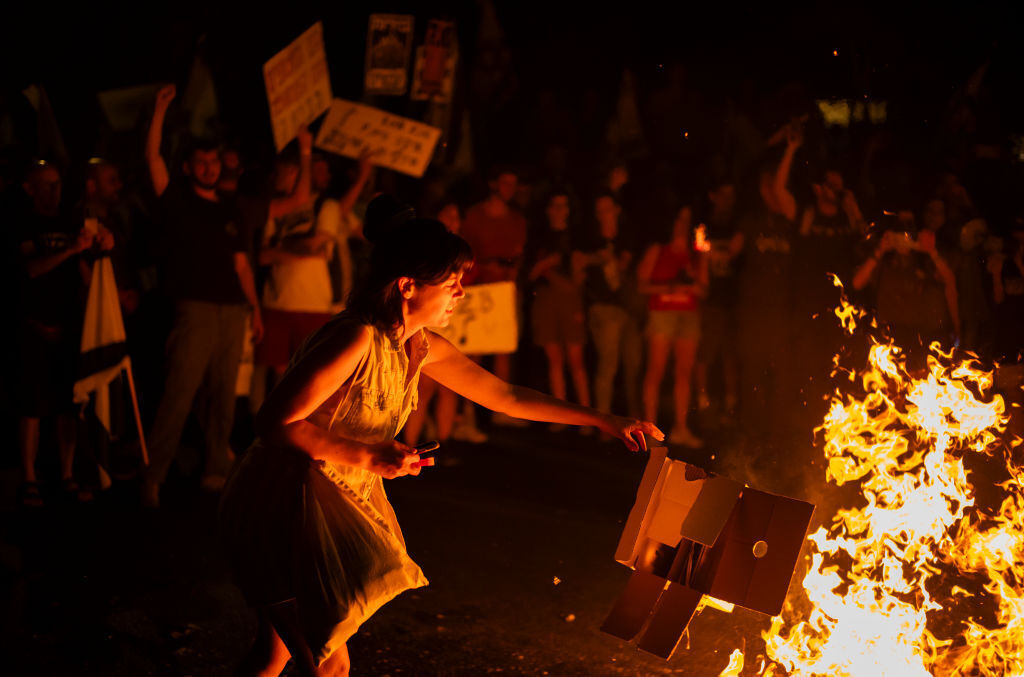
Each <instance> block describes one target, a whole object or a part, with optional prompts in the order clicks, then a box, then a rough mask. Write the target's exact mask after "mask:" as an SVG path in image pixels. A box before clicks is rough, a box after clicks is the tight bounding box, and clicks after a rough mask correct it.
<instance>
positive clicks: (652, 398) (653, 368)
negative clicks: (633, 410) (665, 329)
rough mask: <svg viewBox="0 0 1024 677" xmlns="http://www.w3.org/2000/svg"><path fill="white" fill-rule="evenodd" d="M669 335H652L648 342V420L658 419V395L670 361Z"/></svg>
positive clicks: (645, 379)
mask: <svg viewBox="0 0 1024 677" xmlns="http://www.w3.org/2000/svg"><path fill="white" fill-rule="evenodd" d="M668 349H669V342H668V337H667V336H660V335H654V336H651V337H650V339H649V341H648V343H647V373H646V374H645V375H644V389H643V397H644V416H645V417H646V419H647V420H648V421H656V420H658V395H659V394H660V393H659V391H660V390H661V377H662V375H663V374H664V373H665V365H666V364H667V363H668Z"/></svg>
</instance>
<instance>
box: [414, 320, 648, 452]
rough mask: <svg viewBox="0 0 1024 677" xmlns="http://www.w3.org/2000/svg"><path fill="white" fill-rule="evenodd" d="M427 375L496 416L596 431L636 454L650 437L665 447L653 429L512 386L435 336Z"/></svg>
mask: <svg viewBox="0 0 1024 677" xmlns="http://www.w3.org/2000/svg"><path fill="white" fill-rule="evenodd" d="M423 373H425V374H426V375H427V376H429V377H430V378H432V379H434V380H435V381H437V382H438V383H440V384H441V385H443V386H445V387H446V388H448V389H450V390H453V391H455V392H456V393H458V394H460V395H462V396H463V397H465V398H467V399H470V400H472V401H474V402H476V403H477V404H480V405H482V406H484V407H487V408H488V409H491V410H492V411H498V412H501V413H504V414H508V415H509V416H514V417H516V418H522V419H526V420H529V421H546V422H549V423H565V424H568V425H579V426H596V427H598V428H600V429H601V430H603V431H604V432H606V433H608V434H610V435H614V436H616V437H618V438H619V439H621V440H622V441H623V442H624V443H625V445H626V447H627V448H629V449H631V450H632V451H637V450H638V449H646V448H647V442H646V440H645V438H644V434H647V435H650V436H652V437H654V438H655V439H656V440H659V441H661V440H664V438H665V436H664V434H663V433H662V432H661V431H660V430H658V428H657V426H655V425H654V424H653V423H650V422H646V421H640V420H637V419H631V418H625V417H621V416H613V415H611V414H603V413H601V412H599V411H597V410H595V409H590V408H588V407H582V406H580V405H577V404H572V403H570V402H564V401H562V400H559V399H556V398H554V397H551V396H550V395H545V394H543V393H540V392H537V391H536V390H532V389H530V388H524V387H522V386H517V385H512V384H511V383H506V382H505V381H503V380H501V379H500V378H498V377H497V376H495V375H494V374H492V373H490V372H489V371H487V370H486V369H484V368H482V367H481V366H480V365H478V364H476V363H475V362H473V361H472V360H470V359H469V358H468V357H466V356H465V355H463V354H462V353H461V352H459V351H458V350H457V349H456V348H455V346H453V345H452V344H451V343H449V342H448V341H447V340H445V339H444V338H442V337H440V336H438V335H437V334H431V336H430V353H429V354H428V356H427V360H426V362H424V366H423Z"/></svg>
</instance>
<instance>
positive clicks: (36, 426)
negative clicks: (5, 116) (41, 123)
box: [17, 163, 113, 506]
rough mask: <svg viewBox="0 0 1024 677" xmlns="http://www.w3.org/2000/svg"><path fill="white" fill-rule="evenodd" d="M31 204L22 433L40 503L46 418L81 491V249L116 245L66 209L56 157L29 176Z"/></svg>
mask: <svg viewBox="0 0 1024 677" xmlns="http://www.w3.org/2000/svg"><path fill="white" fill-rule="evenodd" d="M24 189H25V192H26V193H27V194H28V196H29V198H30V205H31V206H30V208H29V209H28V210H27V211H26V213H25V214H24V215H23V217H22V218H21V223H20V226H21V230H20V235H19V237H18V239H19V240H20V243H19V254H20V259H21V269H22V270H21V273H22V283H21V288H20V290H19V291H20V293H19V303H18V307H19V309H20V317H19V322H18V329H19V331H18V334H19V343H20V350H19V356H20V359H19V365H18V366H19V378H18V382H19V388H18V393H19V396H18V398H17V401H18V403H19V405H20V407H21V411H20V418H19V425H18V433H19V435H18V437H19V446H20V450H21V460H22V470H23V473H24V474H23V479H24V484H23V485H22V497H21V500H22V503H23V504H24V505H26V506H39V505H41V504H42V495H41V493H40V491H39V484H38V480H37V476H36V468H35V463H36V457H37V455H38V453H39V431H40V423H41V420H42V419H43V418H44V417H48V416H54V415H55V416H56V422H57V425H56V431H57V445H58V452H59V456H60V473H61V482H62V485H63V489H64V490H65V491H66V492H68V493H71V494H74V495H75V496H76V497H78V498H86V497H87V495H86V494H85V493H84V492H80V490H79V487H78V485H77V483H76V482H75V480H74V476H73V472H72V470H73V464H74V454H75V441H76V437H77V426H76V418H75V415H74V411H73V409H74V402H73V388H74V383H75V377H76V372H75V367H76V364H77V356H78V351H79V344H80V337H81V331H82V311H83V305H82V301H83V296H84V291H85V286H86V268H85V267H84V265H83V263H84V262H83V260H82V255H83V253H85V252H88V251H89V250H91V249H93V248H94V247H96V248H101V249H104V250H109V249H111V248H112V247H113V237H112V236H111V234H110V232H109V231H107V230H106V229H104V228H102V227H97V228H95V229H92V230H90V229H87V228H85V227H84V226H83V224H82V223H81V222H79V221H76V220H74V219H72V218H70V216H69V215H68V214H66V213H65V212H63V211H62V209H61V177H60V173H59V172H58V171H57V169H56V168H55V167H54V166H53V165H50V164H46V163H36V164H34V165H33V166H32V167H31V168H30V170H29V173H28V176H27V178H26V180H25V183H24Z"/></svg>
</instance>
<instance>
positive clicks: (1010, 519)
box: [730, 280, 1024, 677]
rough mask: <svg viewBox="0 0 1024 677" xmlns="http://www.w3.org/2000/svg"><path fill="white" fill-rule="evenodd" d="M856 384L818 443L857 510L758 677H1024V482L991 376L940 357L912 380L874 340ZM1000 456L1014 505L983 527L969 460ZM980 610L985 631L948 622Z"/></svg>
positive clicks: (896, 354) (860, 316)
mask: <svg viewBox="0 0 1024 677" xmlns="http://www.w3.org/2000/svg"><path fill="white" fill-rule="evenodd" d="M836 283H837V286H841V285H839V284H838V280H837V281H836ZM836 316H837V317H838V318H839V320H840V322H841V323H842V325H843V327H844V328H845V329H846V330H847V332H848V333H851V334H852V333H853V332H854V330H855V329H856V327H857V323H858V321H861V320H865V319H867V316H866V314H865V313H864V312H863V311H862V310H860V309H858V308H856V307H854V306H852V305H850V304H849V303H848V302H847V301H846V299H845V297H844V298H843V299H842V301H841V305H840V307H839V308H838V309H837V310H836ZM870 324H871V325H872V326H874V323H873V321H872V322H870ZM836 364H837V367H838V358H837V360H836ZM849 376H850V378H849V380H848V382H847V383H846V384H845V385H844V386H843V388H842V389H840V390H837V392H836V393H835V395H834V396H833V398H832V403H831V409H830V410H829V412H828V414H827V415H826V416H825V420H824V422H823V423H822V425H821V426H820V427H818V428H817V429H816V430H815V433H816V434H819V433H820V435H821V439H822V440H823V451H824V454H825V459H826V461H827V463H826V477H827V479H828V480H829V481H830V482H831V483H833V484H834V485H836V486H842V485H846V484H850V483H856V485H857V487H858V488H859V489H860V496H859V497H858V498H857V501H856V503H857V504H856V505H852V506H848V507H843V508H840V509H839V510H838V511H837V512H836V513H835V515H834V517H833V518H832V520H831V523H830V524H828V525H826V526H822V527H820V528H819V529H818V530H817V531H815V532H814V533H813V534H811V535H810V536H809V537H808V538H809V541H810V544H809V548H810V553H811V555H810V560H811V562H810V568H809V570H808V572H807V574H806V576H805V577H804V579H803V586H802V589H800V588H799V586H796V585H794V586H793V590H792V591H791V595H790V599H789V601H788V602H787V605H786V608H785V609H784V611H783V614H782V615H781V616H778V617H776V618H774V619H773V621H772V625H771V628H770V629H769V630H768V631H766V632H764V633H763V638H764V641H765V646H766V653H767V661H766V662H765V663H764V664H762V667H761V670H760V672H761V674H778V673H785V674H789V675H829V676H833V675H870V676H871V677H877V676H879V675H899V676H900V677H903V676H906V675H928V674H956V675H972V674H980V675H1008V674H1015V675H1024V494H1022V491H1021V486H1022V480H1024V468H1022V467H1021V466H1020V465H1019V464H1017V463H1015V461H1014V460H1013V455H1012V451H1013V447H1014V446H1016V444H1017V443H1019V440H1016V441H1015V443H1014V444H1012V445H1007V444H1005V443H1004V442H1003V440H1002V437H1001V434H1002V433H1003V432H1004V431H1005V428H1006V420H1007V417H1006V415H1005V411H1004V405H1003V400H1002V398H1001V397H999V396H997V395H993V394H992V393H991V390H992V385H993V382H992V375H991V373H988V372H986V371H984V370H983V369H981V367H980V365H979V364H978V362H977V361H976V360H974V359H968V360H964V361H959V360H957V359H956V358H955V357H954V355H953V354H952V352H943V351H942V349H941V347H940V346H939V345H938V344H932V346H931V348H930V351H929V357H928V362H927V369H926V370H925V372H924V373H910V371H909V370H908V367H907V363H906V357H905V355H904V353H903V352H902V351H901V350H900V348H899V347H897V346H895V345H893V344H892V342H891V341H887V340H886V341H878V340H873V344H872V346H871V348H870V351H869V355H868V365H867V367H866V368H865V369H863V370H862V371H861V372H860V373H859V374H855V373H852V372H851V373H850V374H849ZM844 391H846V392H844ZM1000 451H1001V453H1003V455H1004V464H1005V466H1006V470H1007V471H1008V472H1009V477H1010V479H1008V480H1007V481H1006V482H1004V483H1003V484H1002V485H1000V486H1001V488H1002V489H1003V491H1005V492H1006V494H1007V495H1006V498H1005V500H1004V501H1003V503H1002V506H1001V507H1000V508H999V510H998V511H997V512H994V513H986V512H985V511H983V510H980V509H978V508H977V506H976V505H975V494H974V488H973V487H972V485H971V483H970V481H969V480H968V476H969V472H968V469H967V468H966V467H965V465H964V459H965V458H966V457H968V456H970V455H971V454H987V455H989V456H992V455H994V454H995V453H999V452H1000ZM964 585H966V586H968V587H972V588H976V589H973V590H972V591H971V592H968V590H967V589H966V588H965V587H962V586H964ZM981 597H984V598H985V600H984V602H985V604H986V605H988V606H989V607H990V609H991V613H989V617H987V618H986V622H985V623H984V624H982V622H980V621H979V620H977V619H976V618H971V619H966V620H964V619H955V618H950V614H949V612H948V607H950V606H951V605H954V604H956V603H957V601H958V600H960V601H962V600H964V599H970V600H972V601H977V600H978V598H981ZM943 618H945V619H946V620H945V622H942V619H943ZM939 627H941V628H943V629H944V630H943V631H942V632H940V631H939V630H938V629H937V628H939ZM735 665H736V662H735V661H733V662H731V663H730V667H734V666H735ZM739 665H741V666H742V662H740V663H739ZM730 674H732V673H730Z"/></svg>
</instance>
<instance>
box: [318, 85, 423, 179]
mask: <svg viewBox="0 0 1024 677" xmlns="http://www.w3.org/2000/svg"><path fill="white" fill-rule="evenodd" d="M440 137H441V130H440V129H438V128H437V127H431V126H430V125H425V124H423V123H422V122H417V121H415V120H410V119H409V118H403V117H401V116H399V115H392V114H391V113H387V112H385V111H382V110H380V109H378V108H373V107H372V106H366V105H364V104H361V103H355V102H353V101H345V100H343V99H335V100H334V103H332V104H331V110H330V111H329V112H328V113H327V117H326V118H325V119H324V122H323V124H322V125H320V133H319V134H317V137H316V145H317V147H318V148H322V149H323V150H326V151H329V152H331V153H337V154H338V155H344V156H346V157H351V158H357V157H359V154H360V153H361V152H362V151H363V149H364V148H365V149H367V150H369V151H370V152H372V153H374V157H373V162H374V164H376V165H378V166H381V167H387V168H388V169H394V170H395V171H399V172H403V173H405V174H409V175H411V176H423V172H424V171H426V169H427V165H429V164H430V159H431V158H432V157H433V156H434V146H435V145H436V144H437V140H438V139H439V138H440Z"/></svg>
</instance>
